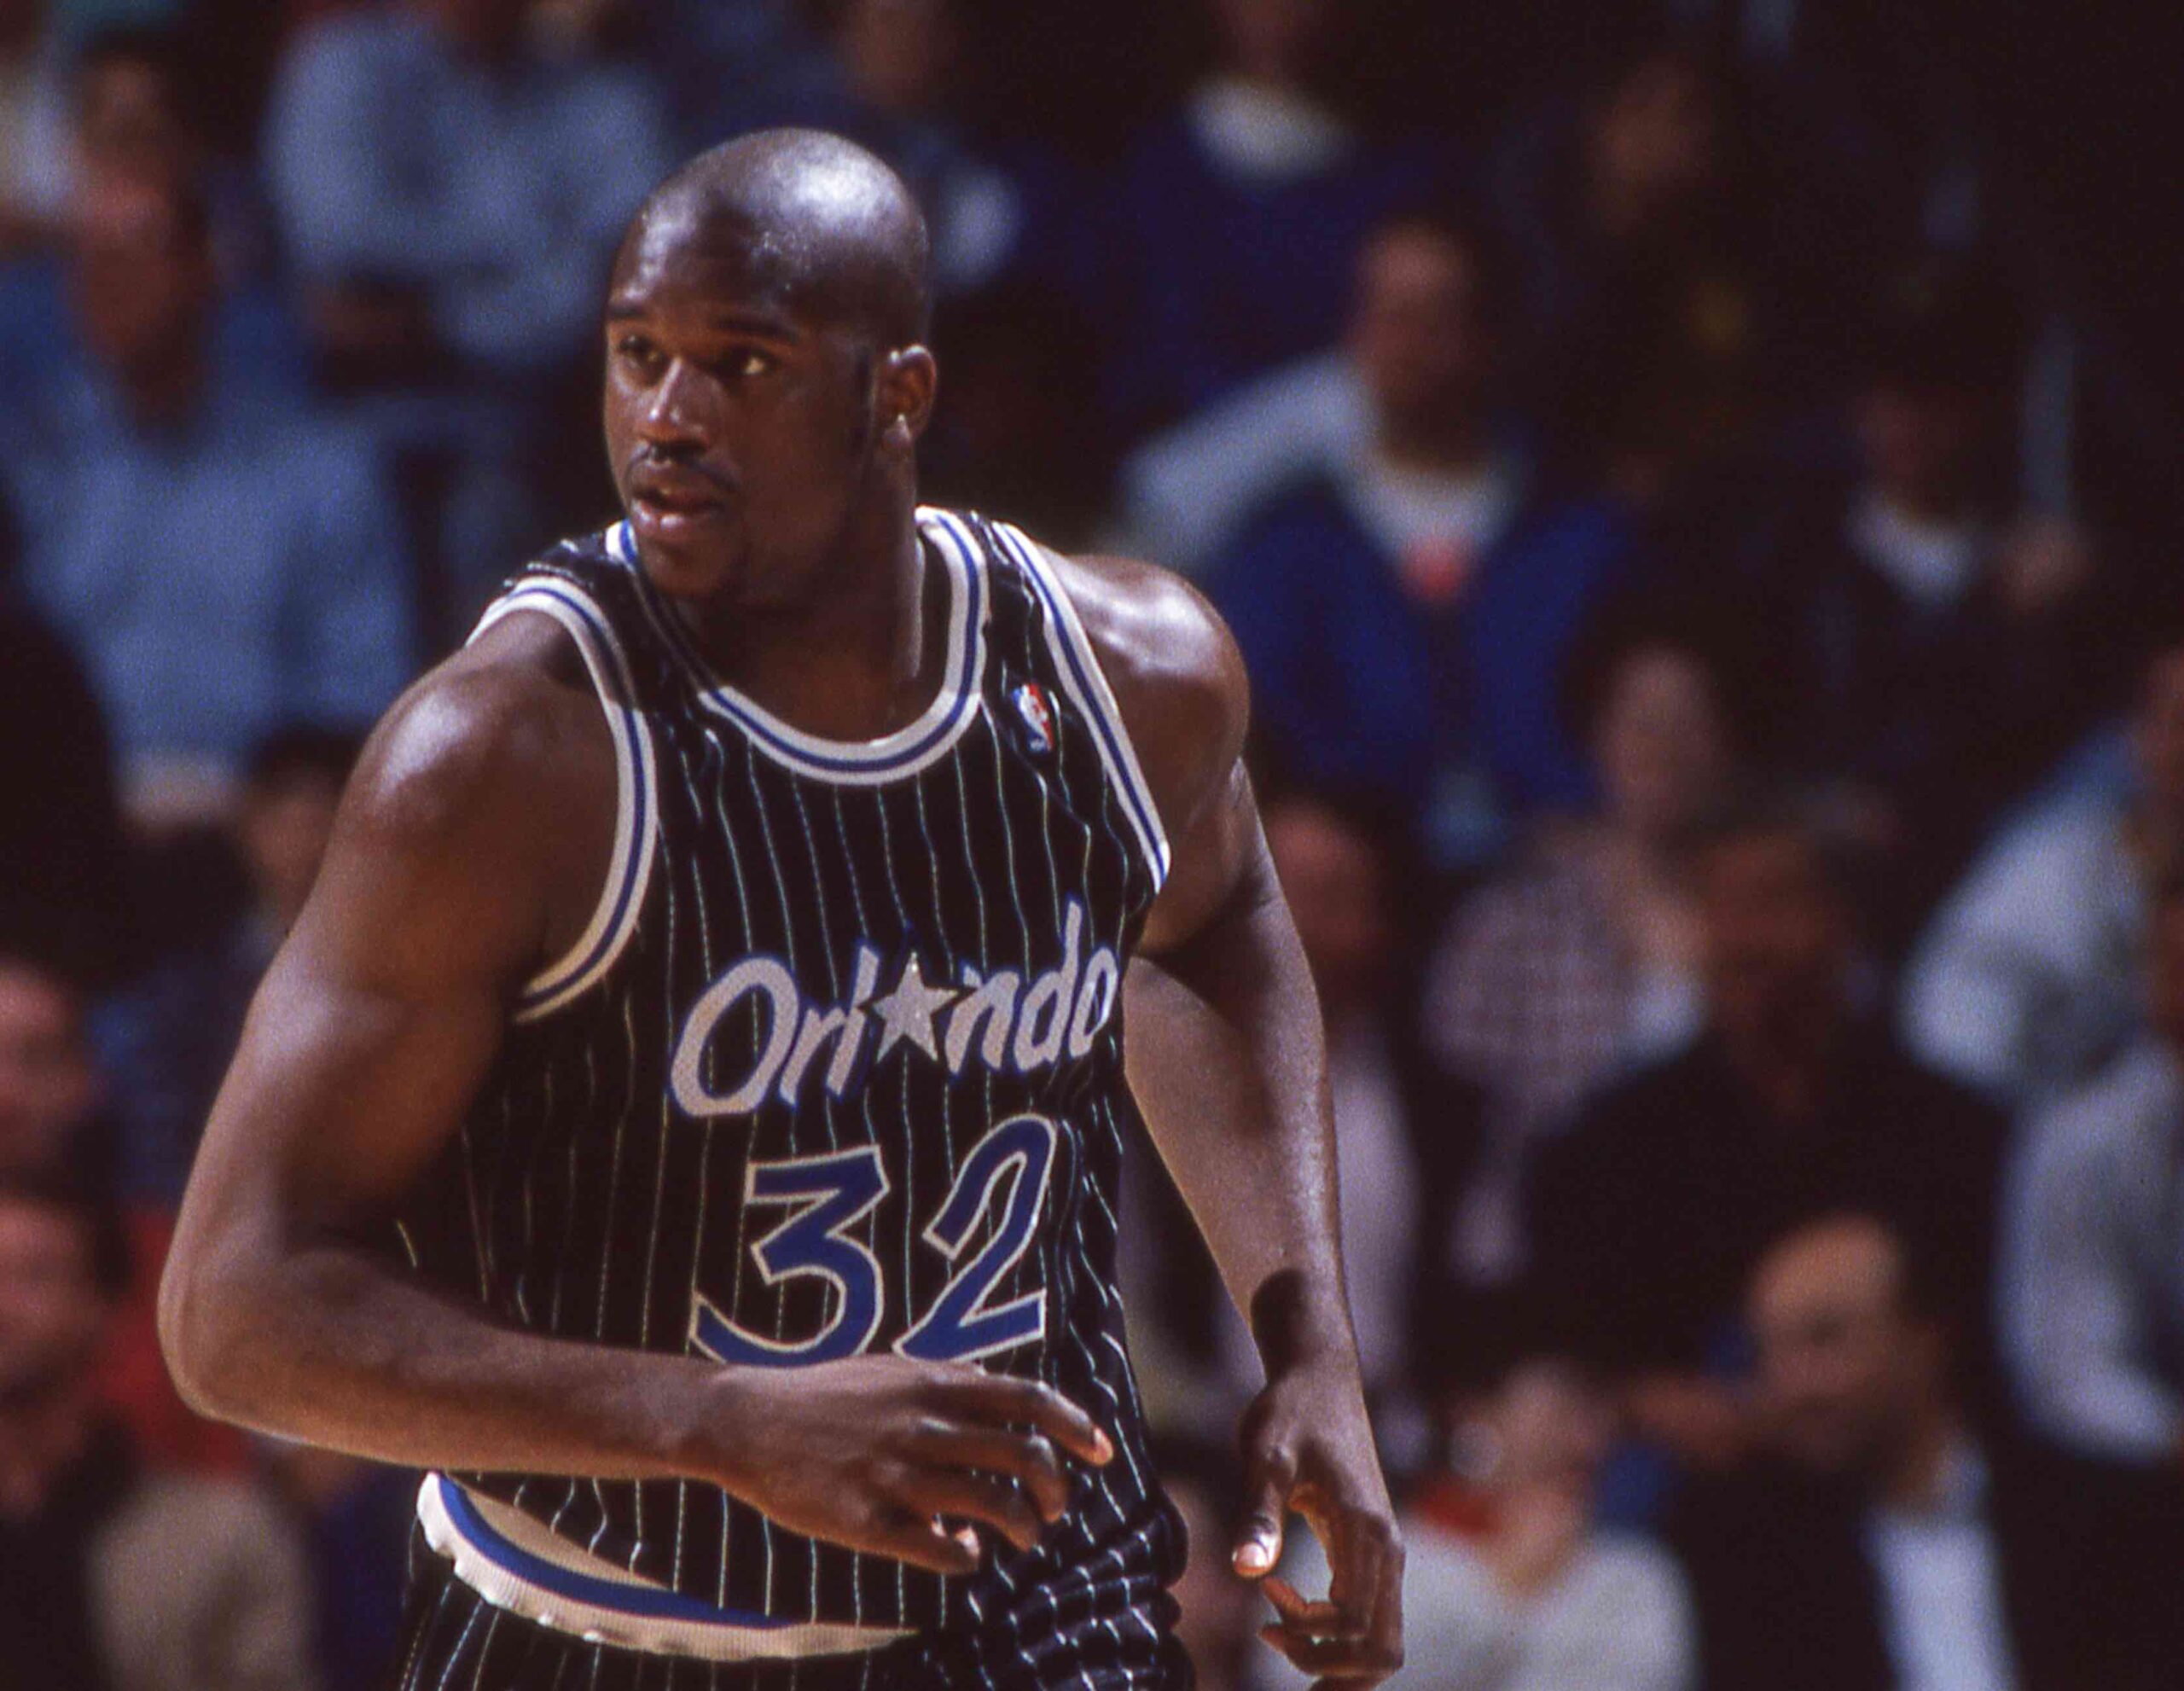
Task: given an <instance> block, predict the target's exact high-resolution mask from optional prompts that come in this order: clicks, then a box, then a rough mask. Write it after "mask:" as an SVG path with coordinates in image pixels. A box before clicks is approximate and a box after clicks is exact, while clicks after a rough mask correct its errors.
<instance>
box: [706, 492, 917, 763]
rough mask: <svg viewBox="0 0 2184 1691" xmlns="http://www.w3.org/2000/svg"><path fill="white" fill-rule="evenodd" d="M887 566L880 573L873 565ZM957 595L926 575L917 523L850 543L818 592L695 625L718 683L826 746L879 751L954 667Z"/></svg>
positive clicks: (911, 519)
mask: <svg viewBox="0 0 2184 1691" xmlns="http://www.w3.org/2000/svg"><path fill="white" fill-rule="evenodd" d="M875 556H878V557H882V558H884V559H885V560H886V561H885V563H884V564H882V565H880V566H879V567H874V565H873V564H872V563H871V562H870V560H871V559H873V558H874V557H875ZM949 615H950V591H949V588H948V584H947V583H946V581H945V579H944V576H943V574H942V572H939V571H938V570H934V569H930V568H928V567H927V564H926V555H925V549H924V547H923V546H922V545H921V543H920V541H919V538H918V531H917V524H916V521H915V517H913V516H911V515H909V514H907V513H905V514H904V515H903V520H902V521H901V522H900V523H899V525H897V524H894V523H892V522H891V523H889V524H887V525H886V526H885V527H883V528H882V529H881V530H880V532H878V534H877V535H876V536H875V538H873V539H871V540H869V541H866V540H863V539H858V540H854V541H852V542H851V543H848V544H846V545H845V548H844V549H843V561H842V563H841V565H840V567H838V568H836V569H834V570H830V571H828V572H827V573H826V578H825V579H824V580H823V582H822V584H820V588H819V590H817V591H815V592H813V593H811V594H809V595H807V596H804V598H802V599H800V600H799V601H797V602H795V603H793V604H782V605H770V606H763V607H751V606H739V607H736V608H735V610H734V612H733V613H730V614H727V615H723V616H719V617H715V618H711V619H708V618H705V617H703V616H702V615H701V616H700V617H699V618H698V619H697V620H696V633H697V636H698V642H699V646H700V650H701V651H702V652H703V653H704V654H705V656H706V660H707V662H708V663H709V665H711V666H712V671H713V673H714V674H715V675H716V676H717V677H719V678H720V679H721V680H722V681H723V682H725V683H728V684H729V686H730V687H733V688H735V689H736V690H737V691H738V692H740V693H741V694H744V696H745V697H746V698H748V699H750V700H752V702H753V703H755V704H757V705H758V706H760V707H761V708H762V709H764V710H765V711H767V712H770V713H771V714H772V715H774V716H776V717H778V718H781V720H782V721H784V722H787V723H790V724H791V725H792V726H793V727H795V728H798V729H802V730H803V731H804V733H806V734H812V735H818V736H819V737H820V738H822V739H826V740H840V741H868V740H877V739H880V738H881V737H883V736H884V735H889V734H892V733H893V732H895V731H896V730H897V729H901V728H904V727H907V726H908V725H909V723H913V722H915V721H916V720H917V718H919V717H920V716H921V714H922V713H923V712H924V711H925V709H926V706H928V705H930V704H931V703H932V696H933V693H934V690H935V689H937V688H938V686H939V684H940V670H941V666H942V665H943V664H944V662H945V660H946V654H947V648H948V640H947V634H946V629H947V621H948V617H949Z"/></svg>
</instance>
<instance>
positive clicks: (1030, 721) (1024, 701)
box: [1008, 681, 1054, 758]
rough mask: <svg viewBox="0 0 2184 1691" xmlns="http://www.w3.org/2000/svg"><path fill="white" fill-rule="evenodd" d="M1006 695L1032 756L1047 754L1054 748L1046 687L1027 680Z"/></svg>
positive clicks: (1051, 712)
mask: <svg viewBox="0 0 2184 1691" xmlns="http://www.w3.org/2000/svg"><path fill="white" fill-rule="evenodd" d="M1008 697H1009V700H1010V702H1011V703H1012V704H1014V706H1016V715H1017V718H1018V720H1019V721H1020V722H1021V723H1023V725H1024V743H1025V746H1026V747H1029V748H1030V749H1031V755H1032V756H1034V757H1037V758H1043V757H1045V756H1047V755H1048V753H1051V752H1052V751H1053V750H1054V706H1052V705H1051V704H1049V703H1048V700H1047V689H1045V688H1043V687H1042V686H1040V685H1039V683H1037V682H1036V681H1027V682H1025V683H1024V684H1023V685H1022V686H1021V687H1019V688H1018V689H1016V690H1015V691H1014V693H1012V694H1009V695H1008Z"/></svg>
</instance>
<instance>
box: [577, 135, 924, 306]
mask: <svg viewBox="0 0 2184 1691" xmlns="http://www.w3.org/2000/svg"><path fill="white" fill-rule="evenodd" d="M692 250H699V251H702V252H703V253H705V254H706V256H707V257H708V258H710V259H713V260H714V261H715V262H717V263H724V264H729V265H730V266H731V267H732V269H733V271H734V272H735V282H736V285H737V286H738V288H739V290H741V289H745V288H747V289H748V291H749V303H753V304H763V305H772V306H775V307H778V308H781V309H785V310H787V311H794V312H796V313H798V314H799V315H809V316H811V317H816V318H819V319H821V320H822V321H825V322H827V323H830V324H832V325H834V326H836V327H839V328H846V329H849V330H851V331H852V332H854V333H857V334H862V335H864V336H867V337H868V338H869V339H870V340H871V341H872V343H873V344H874V346H878V347H880V348H883V349H891V348H894V347H899V346H912V345H915V344H916V343H918V342H920V341H922V340H924V339H925V336H926V329H927V326H928V324H929V323H930V321H931V318H932V247H931V242H930V241H929V239H928V237H927V235H926V225H925V217H924V214H923V213H922V212H920V211H919V209H918V206H917V201H916V200H915V199H914V198H913V197H912V196H911V194H910V191H909V188H908V187H907V186H906V185H905V184H904V183H903V179H902V178H901V177H898V176H897V175H896V174H895V172H894V171H892V170H890V169H889V168H888V167H887V166H886V165H885V164H884V163H882V162H881V161H880V160H879V159H878V158H876V157H875V156H874V154H871V153H868V152H867V151H866V150H865V149H864V148H862V147H859V146H857V144H856V143H855V142H850V141H845V140H844V139H842V137H839V136H836V135H829V134H827V133H826V132H825V131H820V130H806V129H775V130H763V131H758V133H756V134H753V135H747V136H744V137H741V138H739V139H737V140H735V141H730V142H725V143H723V145H721V146H718V147H716V148H712V150H711V151H710V152H706V153H701V154H699V155H698V156H697V157H696V158H695V159H693V160H691V161H690V162H689V163H688V164H687V165H685V166H683V167H682V169H680V170H678V171H676V172H675V174H674V175H672V176H671V177H668V179H667V180H666V181H665V182H664V183H661V184H660V185H659V187H658V188H657V189H654V190H653V194H652V196H651V198H649V199H648V200H646V201H645V203H644V205H643V206H642V208H641V209H640V210H639V211H638V212H637V215H636V218H635V219H634V220H632V222H631V223H630V229H629V232H628V233H627V235H624V237H623V241H622V250H621V253H620V254H619V257H618V258H617V259H616V261H615V279H616V283H617V285H618V286H619V285H620V283H621V282H622V281H623V280H624V278H625V277H626V276H629V275H630V274H631V272H632V271H633V270H636V269H639V268H642V267H643V266H646V265H648V264H650V265H654V266H657V265H659V264H662V263H664V262H666V261H667V260H669V259H671V258H673V257H674V256H676V255H677V254H678V253H685V252H689V251H692Z"/></svg>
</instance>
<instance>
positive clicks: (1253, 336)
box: [1096, 0, 1440, 434]
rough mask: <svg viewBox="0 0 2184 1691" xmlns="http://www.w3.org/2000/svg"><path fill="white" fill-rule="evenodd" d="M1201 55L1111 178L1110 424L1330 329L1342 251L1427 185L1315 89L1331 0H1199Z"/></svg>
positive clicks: (1342, 288)
mask: <svg viewBox="0 0 2184 1691" xmlns="http://www.w3.org/2000/svg"><path fill="white" fill-rule="evenodd" d="M1206 8H1207V9H1208V11H1209V12H1210V14H1211V20H1212V22H1213V25H1214V27H1215V30H1216V32H1217V36H1218V61H1217V66H1216V67H1215V68H1214V69H1213V70H1212V72H1211V74H1209V75H1208V76H1207V77H1206V78H1205V79H1204V80H1203V81H1202V82H1200V83H1199V85H1198V86H1197V88H1196V89H1194V90H1193V92H1192V94H1191V96H1190V98H1189V100H1188V102H1187V104H1186V105H1185V107H1184V108H1183V110H1182V112H1180V113H1177V114H1176V116H1175V117H1174V118H1173V119H1170V120H1169V121H1167V122H1165V123H1164V124H1162V125H1159V126H1158V127H1157V128H1156V129H1154V131H1153V132H1152V133H1150V134H1149V135H1147V137H1145V139H1144V140H1143V141H1142V142H1141V143H1140V144H1139V145H1138V147H1137V148H1136V150H1135V151H1134V152H1133V154H1132V155H1131V156H1130V159H1129V160H1127V161H1126V163H1125V164H1124V166H1123V169H1122V171H1121V173H1120V175H1119V177H1118V180H1117V181H1116V183H1115V184H1114V189H1113V196H1112V200H1113V205H1112V218H1111V222H1112V230H1111V233H1110V237H1109V239H1108V241H1107V251H1106V253H1104V254H1103V255H1102V256H1103V258H1104V259H1106V261H1107V263H1106V265H1105V266H1104V268H1103V270H1102V273H1101V281H1100V285H1099V294H1100V297H1099V298H1098V299H1097V302H1096V303H1097V304H1098V305H1100V306H1101V307H1102V308H1103V310H1104V311H1106V313H1107V316H1106V317H1105V318H1104V319H1103V321H1105V323H1107V326H1108V327H1107V337H1106V338H1107V344H1108V346H1109V376H1110V384H1109V385H1110V404H1111V407H1112V410H1114V412H1115V414H1116V415H1117V417H1118V420H1119V421H1121V423H1122V425H1123V427H1124V429H1125V431H1126V432H1127V433H1132V434H1136V433H1141V432H1142V431H1144V430H1146V429H1147V428H1154V427H1164V426H1165V425H1168V424H1171V423H1174V422H1176V421H1178V420H1179V419H1181V418H1182V417H1183V416H1185V415H1188V414H1189V413H1190V412H1192V411H1194V410H1198V409H1199V407H1200V406H1202V405H1204V404H1207V403H1208V402H1210V401H1211V400H1213V399H1216V398H1219V397H1220V396H1221V395H1222V394H1223V393H1224V392H1228V391H1229V389H1230V388H1232V387H1234V386H1236V385H1237V384H1238V383H1239V382H1240V381H1245V380H1246V379H1247V378H1249V377H1251V376H1253V375H1259V374H1262V373H1263V372H1265V371H1268V370H1270V369H1275V367H1277V366H1279V365H1281V364H1285V363H1289V362H1290V361H1291V360H1292V359H1296V358H1301V357H1305V356H1306V355H1307V354H1310V353H1313V352H1319V351H1320V350H1321V349H1322V348H1324V347H1326V346H1328V345H1329V344H1331V343H1332V342H1333V340H1335V338H1336V337H1337V336H1338V335H1339V334H1340V332H1341V328H1342V318H1343V311H1344V307H1345V304H1346V302H1347V300H1348V299H1349V295H1350V288H1351V284H1352V279H1353V276H1354V273H1355V270H1356V262H1357V258H1358V255H1359V253H1361V252H1362V250H1363V247H1364V246H1365V243H1366V241H1367V240H1368V238H1369V236H1370V235H1371V233H1372V231H1373V230H1374V229H1375V228H1376V227H1378V226H1379V225H1380V224H1381V223H1382V222H1383V221H1384V220H1385V218H1387V217H1388V215H1389V214H1390V212H1392V211H1393V210H1395V209H1396V208H1397V207H1398V206H1402V205H1403V204H1405V203H1407V202H1409V200H1413V199H1414V198H1416V197H1417V196H1419V195H1420V194H1422V193H1425V192H1427V191H1430V190H1431V189H1432V188H1433V187H1434V186H1435V185H1436V178H1437V177H1438V175H1439V174H1440V172H1439V171H1438V167H1437V164H1436V161H1435V160H1432V158H1431V157H1430V156H1428V155H1426V154H1420V153H1414V152H1411V151H1409V150H1406V149H1403V148H1390V147H1387V146H1384V145H1381V144H1380V143H1377V142H1372V141H1368V140H1367V139H1366V138H1365V137H1362V136H1361V135H1359V134H1358V133H1357V132H1356V131H1355V130H1354V129H1353V128H1352V127H1351V126H1350V124H1349V123H1348V122H1347V121H1345V119H1343V118H1342V117H1341V116H1340V115H1339V114H1338V113H1336V112H1335V111H1334V110H1333V108H1331V107H1330V105H1329V104H1328V102H1327V97H1326V95H1325V93H1324V91H1323V84H1324V83H1325V82H1326V81H1327V77H1328V73H1329V71H1330V68H1331V67H1332V66H1333V63H1334V62H1335V61H1336V60H1337V59H1338V58H1339V55H1340V48H1341V42H1340V35H1341V32H1343V31H1344V30H1345V28H1348V27H1351V26H1352V25H1351V24H1350V21H1349V17H1350V15H1349V14H1348V12H1347V11H1346V9H1345V8H1343V7H1341V6H1339V5H1337V4H1335V3H1333V0H1206Z"/></svg>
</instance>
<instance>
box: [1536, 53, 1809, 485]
mask: <svg viewBox="0 0 2184 1691" xmlns="http://www.w3.org/2000/svg"><path fill="white" fill-rule="evenodd" d="M1739 84H1740V77H1739V74H1738V73H1737V72H1736V70H1735V68H1734V61H1732V60H1731V59H1730V58H1729V57H1728V55H1725V54H1723V53H1722V52H1720V51H1719V50H1717V49H1716V47H1715V46H1714V45H1713V44H1712V43H1711V41H1709V40H1708V39H1707V38H1705V37H1704V36H1693V37H1687V36H1680V35H1679V36H1671V37H1669V38H1663V39H1659V40H1657V41H1655V42H1654V43H1653V44H1651V45H1649V46H1647V48H1645V49H1643V50H1641V51H1639V52H1636V53H1634V54H1632V55H1629V56H1627V57H1619V58H1618V59H1617V60H1616V61H1614V65H1613V69H1612V73H1611V74H1610V75H1609V76H1607V77H1606V78H1605V79H1603V80H1602V81H1601V82H1600V84H1599V85H1598V86H1597V87H1596V88H1594V90H1591V91H1590V93H1589V96H1587V97H1585V98H1584V99H1583V100H1581V101H1580V102H1577V109H1575V110H1574V112H1571V111H1565V110H1556V111H1554V112H1553V113H1549V114H1548V116H1547V118H1546V120H1544V121H1535V122H1532V123H1528V124H1520V125H1518V126H1517V127H1516V128H1515V130H1514V131H1513V136H1512V138H1511V141H1510V142H1509V143H1508V144H1507V145H1506V146H1505V147H1504V148H1503V149H1502V157H1501V159H1500V160H1498V161H1497V165H1496V170H1495V171H1494V176H1495V179H1496V199H1497V201H1498V202H1499V205H1500V208H1501V211H1502V218H1503V220H1504V222H1505V224H1507V228H1508V230H1509V231H1510V236H1511V241H1512V245H1513V247H1514V249H1515V252H1516V254H1517V257H1518V260H1519V264H1520V266H1521V270H1520V276H1521V283H1520V291H1519V295H1518V297H1519V301H1520V305H1521V308H1522V317H1521V319H1520V322H1519V324H1518V332H1519V336H1520V340H1521V346H1522V355H1523V359H1524V363H1525V369H1526V371H1527V374H1528V386H1530V387H1531V389H1532V390H1533V391H1534V392H1536V394H1537V395H1538V397H1539V398H1540V400H1541V403H1542V409H1543V413H1544V415H1545V417H1546V419H1547V420H1548V423H1549V424H1550V426H1551V427H1552V428H1553V430H1554V433H1555V437H1556V444H1557V445H1558V446H1560V447H1562V448H1563V449H1565V450H1567V451H1569V452H1570V453H1571V455H1572V456H1575V457H1577V458H1578V459H1580V460H1582V461H1583V462H1586V463H1587V464H1589V466H1590V467H1591V468H1593V469H1594V471H1596V472H1597V473H1599V474H1602V475H1603V476H1604V477H1605V478H1606V479H1607V480H1608V481H1609V482H1610V483H1611V484H1612V485H1614V486H1615V487H1616V488H1617V489H1618V491H1620V492H1622V493H1623V494H1624V495H1625V496H1627V497H1630V498H1631V499H1633V500H1634V501H1635V503H1639V504H1641V505H1645V506H1659V505H1663V504H1674V503H1680V502H1682V501H1683V500H1685V499H1687V498H1688V497H1691V495H1692V494H1693V491H1695V490H1694V489H1693V488H1692V487H1690V486H1689V485H1687V483H1689V482H1690V480H1691V479H1692V478H1693V474H1694V473H1695V472H1696V471H1698V470H1699V469H1700V468H1703V467H1707V466H1711V465H1713V464H1715V463H1716V462H1719V461H1720V460H1722V458H1723V457H1724V456H1729V455H1731V454H1733V453H1734V451H1735V450H1737V449H1738V448H1739V447H1740V445H1741V442H1742V440H1743V439H1744V436H1745V432H1746V430H1747V429H1748V428H1749V427H1750V426H1751V423H1752V421H1754V416H1755V411H1756V409H1757V397H1758V394H1759V392H1760V389H1761V387H1762V383H1761V382H1760V381H1759V380H1758V378H1759V376H1760V375H1761V374H1762V373H1763V371H1769V372H1770V373H1771V369H1770V367H1771V365H1772V364H1773V363H1775V359H1774V357H1773V355H1774V353H1775V351H1776V348H1775V344H1774V343H1775V341H1776V340H1779V339H1780V338H1781V337H1780V335H1779V334H1778V330H1779V328H1780V318H1781V317H1782V315H1783V312H1782V311H1781V308H1780V303H1779V302H1778V301H1777V300H1776V299H1775V297H1774V293H1775V290H1774V288H1772V287H1771V286H1770V285H1769V276H1768V275H1767V270H1768V268H1769V267H1768V265H1767V264H1766V262H1765V258H1764V255H1763V254H1762V253H1759V252H1758V251H1757V250H1756V248H1757V246H1758V244H1759V242H1758V238H1757V237H1758V235H1759V233H1760V231H1761V230H1762V229H1763V226H1764V220H1763V217H1762V216H1761V215H1759V213H1760V212H1761V210H1762V208H1763V206H1764V196H1763V195H1761V194H1760V193H1758V192H1757V189H1756V184H1755V176H1756V172H1755V170H1754V166H1753V155H1752V148H1751V137H1749V136H1748V135H1747V134H1746V132H1745V128H1746V126H1745V125H1744V123H1743V122H1742V121H1741V113H1740V107H1741V105H1742V103H1743V101H1742V90H1741V88H1740V85H1739ZM1799 328H1801V329H1804V328H1809V322H1806V321H1803V320H1801V321H1800V323H1799Z"/></svg>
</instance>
